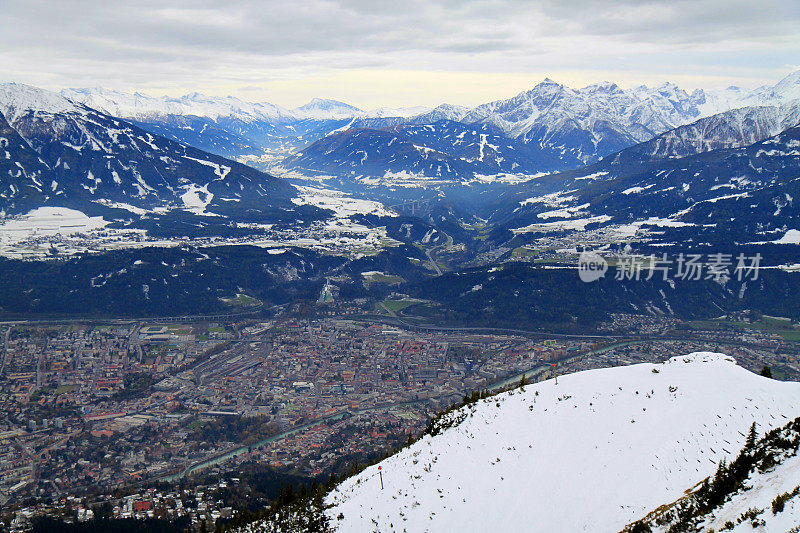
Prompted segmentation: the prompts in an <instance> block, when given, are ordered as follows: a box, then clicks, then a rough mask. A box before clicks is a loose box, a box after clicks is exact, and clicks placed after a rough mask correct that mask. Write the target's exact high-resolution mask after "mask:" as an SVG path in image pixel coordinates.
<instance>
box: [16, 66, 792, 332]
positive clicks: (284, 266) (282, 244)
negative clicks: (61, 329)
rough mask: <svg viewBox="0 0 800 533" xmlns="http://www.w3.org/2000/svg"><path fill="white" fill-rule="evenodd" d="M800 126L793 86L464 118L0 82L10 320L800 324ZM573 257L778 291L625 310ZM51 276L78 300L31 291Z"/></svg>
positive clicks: (569, 97)
mask: <svg viewBox="0 0 800 533" xmlns="http://www.w3.org/2000/svg"><path fill="white" fill-rule="evenodd" d="M799 126H800V71H797V72H794V73H792V74H790V75H788V76H786V77H785V78H784V79H782V80H780V81H779V82H778V83H776V84H775V85H771V86H764V87H760V88H758V89H754V90H746V89H741V88H737V87H729V88H728V89H725V90H713V91H706V90H702V89H696V90H694V91H692V92H687V91H684V90H683V89H681V88H679V87H678V86H676V85H674V84H670V83H665V84H663V85H661V86H658V87H654V88H651V87H646V86H640V87H634V88H632V89H623V88H622V87H620V86H619V85H617V84H614V83H610V82H605V83H599V84H595V85H590V86H588V87H584V88H580V89H573V88H570V87H567V86H564V85H562V84H559V83H557V82H555V81H553V80H550V79H546V80H544V81H543V82H541V83H539V84H537V85H536V86H534V87H533V88H532V89H530V90H528V91H525V92H522V93H520V94H518V95H517V96H514V97H512V98H510V99H508V100H499V101H494V102H489V103H486V104H483V105H479V106H477V107H475V108H465V107H460V106H457V105H450V104H442V105H440V106H438V107H435V108H433V109H429V108H422V107H411V108H402V109H389V108H382V109H378V110H373V111H364V110H361V109H358V108H356V107H354V106H351V105H348V104H345V103H342V102H338V101H334V100H326V99H314V100H312V101H311V102H309V103H308V104H306V105H304V106H301V107H298V108H295V109H284V108H282V107H280V106H277V105H274V104H270V103H264V102H260V103H251V102H245V101H242V100H240V99H237V98H234V97H224V98H220V97H208V96H203V95H200V94H196V93H195V94H188V95H186V96H183V97H180V98H170V97H151V96H146V95H143V94H139V93H135V94H128V93H122V92H117V91H111V90H106V89H101V88H96V89H66V90H62V91H61V92H60V93H55V92H50V91H46V90H42V89H39V88H36V87H31V86H26V85H21V84H17V83H6V84H3V85H0V155H1V156H2V157H0V213H1V214H2V220H0V254H2V255H3V256H4V259H3V260H2V261H0V270H2V271H3V275H4V279H7V280H9V281H8V282H7V283H5V284H3V287H2V288H0V293H4V294H0V295H1V296H3V299H2V301H3V309H2V313H4V314H6V315H8V316H33V315H40V314H46V315H58V314H60V313H63V312H64V310H65V309H69V308H71V307H72V306H75V305H78V306H79V308H80V309H82V313H85V314H86V316H92V315H96V314H104V313H110V314H128V315H134V316H136V315H150V314H157V315H167V316H170V315H178V314H191V313H192V311H193V310H194V311H197V312H198V313H199V312H201V311H202V312H203V313H223V314H224V313H226V312H232V311H234V310H236V309H232V308H231V307H230V304H229V303H226V302H228V301H229V300H230V298H234V297H236V295H237V294H245V295H249V296H250V297H252V298H254V299H255V300H256V301H258V302H259V303H260V306H261V307H259V309H265V308H269V307H271V306H276V305H283V304H287V303H289V302H296V301H298V299H299V300H303V299H305V300H308V301H311V302H315V301H317V300H319V301H327V300H330V299H331V298H333V300H335V301H350V300H352V299H365V298H366V299H372V300H377V301H380V300H382V299H384V298H386V297H387V296H388V295H390V294H394V293H396V294H400V295H405V296H407V297H411V298H415V299H417V300H419V301H422V302H424V304H421V305H415V306H412V307H411V308H410V309H408V310H407V311H406V315H407V316H410V317H417V318H420V319H421V320H423V321H431V320H433V321H434V322H439V323H450V324H461V323H465V322H467V323H470V324H473V325H474V324H476V323H480V325H482V326H490V325H495V326H497V325H508V324H517V325H518V324H519V323H520V321H521V323H524V324H526V325H527V326H529V327H547V328H555V330H559V331H567V330H575V329H576V328H577V329H582V328H589V329H592V328H594V327H595V326H596V324H598V323H599V322H601V321H602V320H604V319H606V318H607V317H608V316H610V314H612V313H615V312H629V311H633V312H637V311H643V310H646V311H644V312H646V313H659V314H667V315H675V316H678V317H684V318H687V317H692V318H708V317H713V316H717V315H718V314H719V313H720V310H722V311H724V312H730V311H735V310H741V309H753V308H755V309H758V310H759V311H761V312H765V313H774V314H777V315H779V316H789V317H794V318H797V317H798V316H800V315H798V313H800V307H798V304H797V303H796V299H794V298H790V297H788V295H790V294H793V293H794V291H796V289H797V286H798V276H797V275H796V274H794V273H793V272H794V270H796V269H797V257H796V246H797V244H798V243H800V225H798V222H797V221H798V214H799V212H798V209H799V208H800V206H798V203H797V201H798V200H797V199H798V198H800V189H799V187H800V181H798V180H800V177H798V176H800V157H798V156H800V127H799ZM734 248H735V250H734ZM584 249H594V250H599V251H602V252H603V253H605V254H607V255H609V254H610V255H611V256H613V255H614V254H620V253H622V252H625V253H628V252H630V251H633V252H634V253H636V254H640V255H642V256H645V255H648V254H653V253H658V254H659V255H666V254H671V253H673V252H674V253H678V252H679V251H680V252H681V253H688V252H691V251H695V252H699V253H706V254H707V253H710V252H715V253H722V254H728V255H730V256H731V257H733V256H734V253H737V254H738V253H744V252H746V253H748V254H751V255H752V254H759V257H761V258H762V261H763V263H762V265H761V266H763V267H767V268H765V269H763V272H762V275H761V277H760V278H759V279H758V280H752V281H751V282H750V283H749V284H748V283H747V282H746V281H743V280H742V279H741V276H739V278H740V279H734V278H735V276H728V277H727V278H726V279H719V278H715V279H701V280H699V281H697V282H695V281H692V282H691V283H684V282H681V280H678V281H673V280H670V281H669V283H667V282H666V281H665V280H660V281H659V280H658V279H651V278H652V277H653V276H648V279H647V280H644V281H641V282H636V283H631V284H629V285H627V286H626V290H625V291H624V292H623V293H620V292H619V290H618V284H617V283H615V281H614V280H611V279H610V278H611V277H612V276H611V275H609V276H606V279H602V280H600V281H599V282H598V283H594V284H586V283H581V282H580V281H579V280H578V279H577V277H576V276H575V270H574V264H575V261H576V260H577V257H578V254H579V253H580V252H581V251H582V250H584ZM611 268H612V270H611V272H612V273H613V272H614V271H615V270H614V263H613V261H612V267H611ZM201 271H202V272H204V274H201V273H200V272H201ZM54 272H57V275H58V276H60V277H61V278H62V279H69V280H74V281H69V282H65V283H64V284H62V285H61V286H59V287H55V286H52V285H51V284H47V283H43V282H44V281H45V280H46V279H48V278H50V277H52V276H53V275H54ZM442 279H446V280H448V282H447V283H439V281H441V280H442ZM173 280H179V282H176V283H170V282H169V281H173ZM207 280H216V281H215V282H213V283H209V282H208V281H207ZM623 283H624V280H623ZM145 286H146V287H147V290H146V291H145V290H143V289H142V288H143V287H145ZM521 287H530V288H531V289H532V290H527V288H526V289H525V290H520V288H521ZM536 287H548V288H553V289H557V290H539V289H535V288H536ZM766 287H769V289H770V290H771V291H777V294H781V295H786V296H787V297H786V298H781V299H776V298H768V297H765V296H764V294H765V293H764V290H765V288H766ZM565 291H566V294H569V295H570V297H569V298H564V297H563V295H564V294H565ZM123 294H124V300H123V299H121V298H120V296H122V295H123ZM653 294H658V295H660V297H657V298H653V297H652V295H653ZM332 295H335V297H334V296H332ZM123 301H124V305H123V303H122V302H123ZM415 301H416V300H415ZM587 301H598V302H600V301H602V302H605V303H604V304H603V305H602V306H599V307H600V309H599V310H598V309H596V308H595V309H593V310H592V312H590V313H586V312H585V308H586V305H585V302H587ZM98 302H103V303H102V304H101V303H98ZM191 302H195V303H194V304H192V303H191ZM198 302H200V303H198Z"/></svg>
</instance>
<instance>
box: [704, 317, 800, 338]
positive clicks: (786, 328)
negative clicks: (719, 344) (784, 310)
mask: <svg viewBox="0 0 800 533" xmlns="http://www.w3.org/2000/svg"><path fill="white" fill-rule="evenodd" d="M688 325H689V327H691V328H693V329H712V330H719V329H731V328H733V329H737V330H741V331H746V330H755V331H762V332H765V333H776V334H778V335H780V336H781V337H783V338H784V339H786V340H787V341H800V329H798V328H796V327H793V326H792V323H791V321H790V320H789V319H787V318H781V317H771V316H765V317H763V318H762V319H761V320H759V321H758V322H739V321H735V320H724V319H720V320H694V321H692V322H689V323H688Z"/></svg>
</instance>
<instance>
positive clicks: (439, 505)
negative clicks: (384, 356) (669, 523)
mask: <svg viewBox="0 0 800 533" xmlns="http://www.w3.org/2000/svg"><path fill="white" fill-rule="evenodd" d="M798 415H800V383H786V382H779V381H775V380H770V379H767V378H763V377H761V376H758V375H756V374H753V373H751V372H749V371H747V370H745V369H743V368H741V367H739V366H737V365H736V364H735V361H734V360H733V359H732V358H730V357H727V356H725V355H723V354H715V353H709V352H701V353H694V354H690V355H686V356H680V357H674V358H672V359H670V360H669V361H667V362H665V363H663V364H657V365H656V364H640V365H634V366H628V367H617V368H613V369H601V370H590V371H585V372H579V373H576V374H571V375H566V376H561V377H559V378H558V383H557V384H556V382H555V381H554V380H549V381H545V382H542V383H539V384H535V385H528V386H526V387H525V390H524V392H522V391H519V390H516V391H511V392H508V393H504V394H502V395H500V396H496V397H493V398H490V399H487V400H481V401H480V402H478V403H477V404H475V405H472V406H469V407H465V408H462V409H460V410H458V411H455V412H453V413H451V414H449V415H448V418H450V419H451V420H456V419H459V418H463V420H462V421H461V422H460V423H458V424H457V425H455V427H451V428H449V429H445V430H443V431H442V432H441V433H439V434H438V435H436V436H434V437H431V436H425V437H424V438H422V439H421V440H419V441H418V442H416V443H415V444H414V445H412V446H411V447H408V448H406V449H404V450H402V451H401V452H399V453H398V454H396V455H394V456H392V457H390V458H388V459H386V460H384V461H383V462H381V463H380V465H379V466H380V467H381V468H382V474H383V485H384V488H383V489H381V481H380V478H379V473H378V465H376V466H372V467H370V468H368V469H366V470H365V471H363V472H362V473H361V474H359V475H358V476H355V477H352V478H350V479H347V480H345V481H344V482H342V483H341V484H340V485H339V486H338V487H337V488H336V489H335V490H334V491H332V492H331V493H330V494H329V495H328V497H327V499H326V503H327V504H329V505H331V507H330V508H329V509H328V510H327V511H326V512H327V514H328V516H329V517H331V520H332V524H333V525H334V526H335V527H336V528H337V531H341V532H351V531H352V532H363V531H382V532H383V531H409V532H411V531H413V532H419V531H459V532H471V531H475V532H477V531H543V532H553V531H559V532H569V531H592V532H602V531H619V530H621V529H622V528H623V527H624V526H625V525H626V524H628V523H630V522H632V521H634V520H637V519H639V518H641V517H642V516H644V515H645V514H647V513H648V512H649V511H651V510H652V509H654V508H656V507H658V506H660V505H662V504H664V503H668V502H671V501H674V500H676V499H677V498H679V497H680V496H682V495H683V493H684V491H685V490H686V489H689V488H691V487H692V486H693V485H695V484H696V483H697V482H699V481H700V480H702V479H703V478H705V477H706V476H708V475H711V474H713V473H714V472H715V471H716V468H717V464H718V463H719V462H720V461H721V460H722V459H723V458H727V459H728V460H730V459H731V458H732V457H734V456H735V455H736V454H737V453H738V452H739V450H740V449H741V447H742V445H743V444H744V441H745V436H746V434H747V431H748V429H749V427H750V425H751V423H752V422H754V421H755V422H756V424H757V427H758V429H759V433H762V434H763V433H764V432H765V431H767V430H768V429H770V428H773V427H778V426H782V425H784V424H785V423H786V422H788V421H789V420H790V419H793V418H795V417H797V416H798Z"/></svg>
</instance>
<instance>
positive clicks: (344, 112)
mask: <svg viewBox="0 0 800 533" xmlns="http://www.w3.org/2000/svg"><path fill="white" fill-rule="evenodd" d="M292 113H294V114H295V115H296V116H298V117H302V118H313V119H343V118H351V117H357V116H361V115H363V114H364V111H362V110H361V109H359V108H357V107H355V106H351V105H350V104H346V103H344V102H339V101H338V100H330V99H327V98H314V99H312V100H311V101H310V102H309V103H307V104H305V105H303V106H300V107H298V108H296V109H293V110H292Z"/></svg>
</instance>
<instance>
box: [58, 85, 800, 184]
mask: <svg viewBox="0 0 800 533" xmlns="http://www.w3.org/2000/svg"><path fill="white" fill-rule="evenodd" d="M61 94H62V95H63V96H65V97H66V98H68V99H69V100H71V101H73V102H78V103H82V104H85V105H87V106H89V107H92V108H94V109H98V110H100V111H103V112H105V113H107V114H109V115H113V116H118V117H122V118H126V119H130V120H132V121H134V122H136V123H137V124H138V125H140V126H142V127H144V128H145V129H148V128H152V129H156V130H157V131H155V132H156V133H159V134H162V135H165V136H167V137H168V138H172V139H173V140H177V141H181V142H187V143H192V144H194V145H200V146H201V147H202V148H203V149H206V150H209V151H212V152H215V153H219V154H220V155H224V156H227V157H249V158H251V161H252V158H253V157H255V156H258V155H259V154H262V153H264V152H275V151H277V152H278V153H279V154H283V155H289V156H290V157H291V155H292V153H293V152H297V151H301V150H303V151H305V152H306V153H314V152H317V155H316V156H315V157H314V158H313V159H312V158H309V157H306V158H304V159H297V158H294V159H290V160H289V161H287V162H286V163H288V164H289V165H297V169H298V170H301V171H312V172H314V171H325V169H330V168H331V167H358V166H359V159H358V158H359V157H361V156H359V155H356V154H357V152H359V150H352V151H351V152H350V154H349V156H350V159H347V158H346V157H345V158H344V159H342V157H341V155H342V154H338V153H331V154H326V150H322V149H321V148H319V149H316V150H314V149H312V150H307V149H308V148H309V147H310V145H313V143H314V142H317V141H319V142H324V143H329V141H328V140H326V139H325V137H327V136H329V135H345V132H346V131H347V130H348V129H376V130H383V129H386V128H393V127H398V126H407V125H425V124H435V123H436V122H438V121H440V120H448V121H454V122H461V123H463V124H467V125H472V126H473V127H480V126H481V125H486V126H488V127H489V128H490V129H491V131H492V132H493V133H495V134H498V135H503V136H505V137H508V138H510V139H514V140H516V141H517V142H518V143H520V144H522V145H526V146H527V147H528V150H529V152H530V154H529V159H531V160H532V161H534V162H535V161H536V159H537V157H541V158H542V161H541V164H539V165H535V164H534V165H532V168H520V169H519V170H518V173H523V174H525V173H527V174H531V175H533V174H538V173H540V172H549V171H551V170H553V168H552V160H553V159H557V160H558V161H560V163H559V166H558V169H559V170H567V169H571V168H577V167H578V166H581V165H583V164H587V163H592V162H594V161H596V160H598V159H599V158H601V157H604V156H606V155H609V154H611V153H614V152H617V151H619V150H622V149H624V148H628V147H630V146H633V145H635V144H638V143H642V142H645V141H649V140H650V139H653V138H654V137H656V136H658V135H661V134H664V133H665V132H668V131H670V130H673V129H674V128H677V127H680V126H684V125H687V124H691V123H693V122H695V121H697V120H699V119H703V118H705V117H710V116H713V115H717V114H719V113H724V112H727V111H730V110H732V109H739V108H743V107H754V106H757V107H769V108H775V109H777V111H775V112H774V113H773V114H776V115H783V118H786V117H787V116H789V115H790V114H789V113H788V112H787V110H786V108H787V106H790V103H791V102H793V101H795V100H797V99H798V98H800V71H798V72H794V73H792V74H790V75H789V76H787V77H785V78H784V79H783V80H781V81H780V82H778V83H777V84H775V85H772V86H763V87H760V88H757V89H754V90H747V89H741V88H738V87H729V88H728V89H724V90H703V89H695V90H694V91H692V92H691V93H689V92H687V91H685V90H683V89H681V88H680V87H678V86H677V85H675V84H672V83H664V84H662V85H660V86H658V87H653V88H651V87H646V86H639V87H635V88H632V89H624V88H622V87H620V86H618V85H617V84H615V83H611V82H603V83H597V84H593V85H589V86H587V87H583V88H580V89H574V88H570V87H567V86H565V85H563V84H560V83H557V82H555V81H553V80H550V79H545V80H544V81H543V82H541V83H539V84H537V85H536V86H534V87H533V88H532V89H530V90H528V91H525V92H522V93H520V94H518V95H516V96H514V97H512V98H509V99H507V100H498V101H494V102H489V103H486V104H483V105H479V106H477V107H475V108H472V109H469V108H466V107H462V106H456V105H451V104H442V105H440V106H438V107H436V108H434V109H429V108H423V107H410V108H402V109H392V108H381V109H377V110H374V111H369V112H368V111H363V110H361V109H359V108H356V107H354V106H351V105H349V104H346V103H343V102H339V101H335V100H329V99H321V98H315V99H314V100H312V101H311V102H309V103H308V104H305V105H303V106H301V107H298V108H295V109H286V108H282V107H279V106H276V105H274V104H271V103H264V102H261V103H251V102H245V101H243V100H240V99H238V98H234V97H224V98H219V97H207V96H203V95H200V94H197V93H194V94H188V95H185V96H183V97H180V98H169V97H160V98H155V97H149V96H145V95H142V94H138V93H136V94H127V93H122V92H117V91H109V90H105V89H67V90H64V91H62V93H61ZM791 116H794V115H791ZM770 120H772V122H773V123H774V124H777V123H780V122H781V120H780V119H768V118H762V119H761V122H763V121H770ZM756 122H759V120H758V119H757V120H756ZM774 124H773V126H774ZM789 125H794V124H789ZM762 130H763V133H762ZM200 132H202V135H201V133H200ZM777 132H778V131H775V127H764V128H761V129H756V130H753V131H750V132H748V134H747V135H746V136H747V139H746V140H747V141H749V142H755V141H757V140H761V139H763V138H765V137H767V136H769V135H774V134H775V133H777ZM762 134H763V136H760V135H762ZM348 135H349V134H348ZM360 137H361V138H364V135H363V134H361V135H360ZM217 138H218V139H217ZM200 143H205V144H200ZM745 144H746V143H745ZM701 145H702V143H700V144H695V145H694V147H695V148H697V147H700V146H701ZM712 145H713V143H712ZM739 145H741V144H739ZM709 146H710V145H709ZM728 146H730V143H728ZM427 148H432V149H435V148H433V147H432V146H427ZM361 151H366V150H361ZM367 152H368V151H367ZM326 155H330V157H325V156H326ZM345 155H347V154H345ZM386 159H387V160H388V159H391V156H388V157H387V158H386ZM398 159H401V156H400V154H397V157H395V158H394V160H393V161H392V165H387V166H384V167H381V163H380V162H379V161H375V162H374V164H371V165H370V169H369V176H370V177H380V176H383V175H384V174H386V173H387V172H391V171H393V170H396V168H394V167H396V166H397V160H398ZM256 160H257V159H256ZM465 160H466V159H465ZM269 161H270V163H275V162H276V161H275V158H271V159H269ZM467 162H468V163H469V161H467ZM416 166H418V165H416ZM451 166H453V165H451ZM456 166H457V165H456ZM479 166H480V164H477V165H474V166H470V165H466V167H464V169H465V170H464V174H463V175H462V177H468V175H469V174H476V173H477V174H481V173H483V172H484V171H485V169H481V168H478V167H479ZM390 167H391V168H390ZM529 167H530V165H529ZM405 170H407V171H409V172H412V171H413V170H412V168H411V167H409V168H407V169H405ZM429 177H436V175H435V174H434V175H433V176H429Z"/></svg>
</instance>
